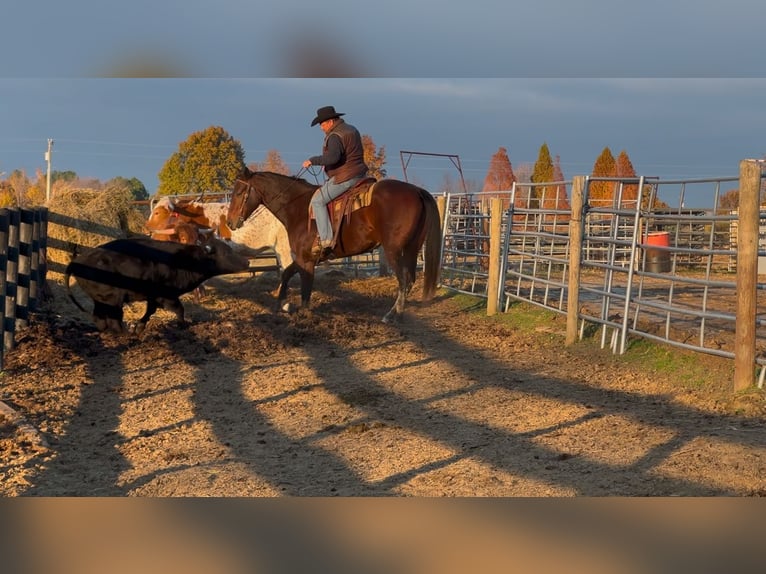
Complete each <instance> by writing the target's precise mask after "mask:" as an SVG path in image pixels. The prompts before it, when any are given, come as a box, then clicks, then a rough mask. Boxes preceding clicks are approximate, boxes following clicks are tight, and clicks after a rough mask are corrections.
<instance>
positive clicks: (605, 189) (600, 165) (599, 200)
mask: <svg viewBox="0 0 766 574" xmlns="http://www.w3.org/2000/svg"><path fill="white" fill-rule="evenodd" d="M615 171H616V162H615V160H614V156H613V155H612V151H611V150H610V149H609V147H605V148H604V149H603V150H602V151H601V154H600V155H599V156H598V157H597V158H596V163H594V164H593V173H592V174H591V176H592V177H614V176H615ZM613 195H614V183H613V182H611V181H593V182H591V183H590V186H589V189H588V202H589V203H590V204H591V205H594V206H600V207H604V206H607V205H611V204H612V197H613Z"/></svg>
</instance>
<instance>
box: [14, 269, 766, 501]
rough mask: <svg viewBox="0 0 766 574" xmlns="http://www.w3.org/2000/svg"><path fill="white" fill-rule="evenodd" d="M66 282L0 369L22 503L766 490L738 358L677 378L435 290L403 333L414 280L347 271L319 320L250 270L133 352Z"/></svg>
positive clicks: (559, 328)
mask: <svg viewBox="0 0 766 574" xmlns="http://www.w3.org/2000/svg"><path fill="white" fill-rule="evenodd" d="M49 283H50V286H51V289H52V292H53V299H52V300H51V301H49V302H47V303H46V304H45V305H44V306H43V307H42V308H41V309H40V310H39V312H38V313H37V314H35V315H34V316H33V318H32V321H31V323H30V326H29V327H28V328H26V329H24V330H23V331H21V332H19V333H17V336H16V340H17V344H16V347H15V348H14V349H13V350H11V351H9V352H7V353H6V356H5V365H4V367H5V368H4V371H3V372H2V375H1V376H0V404H2V405H4V408H3V409H2V410H0V494H1V495H3V496H152V497H169V496H193V497H198V496H199V497H202V496H245V497H250V496H267V497H270V496H370V495H372V496H428V497H443V496H503V497H511V496H532V497H549V496H557V497H558V496H564V497H568V496H712V495H736V496H760V495H763V494H766V424H765V422H766V414H765V413H766V409H765V408H764V400H763V395H762V393H758V392H754V393H749V394H748V395H746V396H740V397H734V398H732V396H731V395H730V394H728V393H727V392H726V391H725V389H724V387H725V383H726V382H727V381H726V380H725V379H726V377H727V376H728V375H727V374H728V373H729V372H730V367H731V364H730V362H726V361H723V360H720V359H716V358H713V357H707V356H704V355H699V361H700V362H701V363H702V364H705V365H708V363H709V366H708V367H707V368H709V373H710V377H709V378H710V381H709V384H708V385H705V386H700V385H692V384H679V383H678V382H676V381H665V380H663V379H662V377H661V376H658V375H657V373H655V372H652V371H651V370H650V369H647V368H646V367H645V366H642V365H641V364H639V363H637V362H636V361H622V360H620V359H619V358H615V357H613V356H612V355H611V354H610V353H609V352H608V351H606V350H601V349H599V348H598V346H597V345H596V344H593V343H592V342H583V343H578V344H577V345H574V346H572V347H565V346H564V344H563V341H564V332H565V324H564V319H563V318H560V319H554V320H552V322H551V324H550V326H549V327H544V328H538V329H536V330H534V331H528V330H522V329H514V328H512V327H511V326H509V325H508V324H507V323H503V322H502V321H497V320H494V319H491V318H487V317H485V316H483V315H482V314H481V313H474V312H471V310H470V309H465V308H463V307H461V304H460V302H459V301H457V300H456V299H455V298H454V297H452V296H451V295H450V294H449V293H448V292H446V291H440V292H439V294H438V296H437V298H436V299H435V300H434V301H433V302H432V303H430V304H423V303H421V302H420V300H419V298H420V291H419V285H416V287H415V289H414V291H413V294H412V298H411V301H410V303H409V304H408V308H407V311H406V315H405V318H404V320H403V321H402V322H401V323H399V324H396V325H387V324H384V323H382V322H381V320H380V319H381V317H382V316H383V315H384V314H385V312H386V311H387V310H388V309H389V308H390V306H391V304H392V303H393V296H392V295H393V291H394V280H393V279H391V278H372V279H353V278H351V277H349V276H347V275H344V274H343V273H340V272H338V271H325V272H324V274H322V275H321V276H320V277H319V278H318V279H317V284H316V286H315V292H314V297H313V307H312V310H311V311H304V312H299V313H296V314H293V315H286V314H283V313H279V314H275V313H272V307H273V303H274V297H273V294H272V293H271V290H272V289H273V288H274V287H275V286H276V283H277V278H276V275H275V274H274V273H264V274H262V275H260V276H258V277H250V276H248V275H238V276H230V277H226V278H217V279H214V280H212V281H210V282H209V283H208V290H207V294H206V296H205V297H204V298H203V299H202V300H201V302H199V303H196V302H195V301H194V300H193V299H192V298H191V296H185V297H184V302H185V306H186V309H187V315H188V317H189V318H190V319H191V321H192V324H191V325H190V326H189V327H188V328H186V329H179V328H178V327H176V326H175V325H174V324H173V323H172V322H171V316H170V315H169V314H167V313H164V312H160V313H158V314H157V315H156V316H155V317H154V318H153V319H152V320H151V321H150V323H149V326H148V328H147V330H146V331H145V332H144V333H143V334H142V335H141V336H139V337H129V336H126V337H117V336H111V335H102V334H99V333H98V332H97V331H95V329H94V328H93V325H92V323H91V321H90V318H89V317H88V316H86V315H85V314H83V313H82V312H80V311H79V310H78V309H76V308H75V307H74V306H73V305H72V304H71V302H70V301H68V300H67V299H66V297H65V296H64V295H63V292H62V288H61V285H60V278H57V277H55V276H52V277H49ZM73 291H74V292H75V293H76V294H77V296H78V298H79V299H80V300H81V301H83V302H84V303H87V304H88V305H89V304H90V302H89V301H87V300H86V299H85V298H84V295H83V294H82V292H80V291H79V290H77V289H73ZM295 291H297V289H296V288H294V289H293V292H295ZM142 310H143V306H142V305H136V306H134V308H132V309H131V312H132V313H133V314H134V315H135V314H136V313H140V312H141V311H142ZM512 312H513V311H512Z"/></svg>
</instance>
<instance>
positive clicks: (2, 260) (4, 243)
mask: <svg viewBox="0 0 766 574" xmlns="http://www.w3.org/2000/svg"><path fill="white" fill-rule="evenodd" d="M9 227H10V216H9V213H8V210H7V209H0V295H2V297H3V299H5V296H6V289H7V286H6V285H7V283H6V280H5V276H6V270H7V269H8V228H9ZM4 329H5V303H2V304H0V331H3V330H4ZM4 355H5V344H4V343H3V342H0V370H2V369H3V364H4V363H3V356H4Z"/></svg>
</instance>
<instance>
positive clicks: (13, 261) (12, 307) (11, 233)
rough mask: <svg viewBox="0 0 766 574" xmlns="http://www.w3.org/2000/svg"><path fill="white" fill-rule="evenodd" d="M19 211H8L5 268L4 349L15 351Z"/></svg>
mask: <svg viewBox="0 0 766 574" xmlns="http://www.w3.org/2000/svg"><path fill="white" fill-rule="evenodd" d="M20 215H21V214H20V212H19V210H18V209H10V210H8V223H9V225H8V252H7V254H8V259H7V262H6V268H5V317H3V329H2V331H3V348H4V349H5V350H6V351H10V350H11V349H13V348H14V347H15V346H16V345H15V343H16V342H15V340H14V336H15V334H16V287H17V283H16V282H17V281H18V273H19V224H20V219H21V218H20Z"/></svg>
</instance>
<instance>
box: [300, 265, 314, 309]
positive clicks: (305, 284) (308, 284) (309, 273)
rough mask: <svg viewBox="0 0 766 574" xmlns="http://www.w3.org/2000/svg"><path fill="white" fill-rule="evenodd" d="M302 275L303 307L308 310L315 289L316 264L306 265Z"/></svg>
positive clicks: (301, 272) (302, 269) (301, 270)
mask: <svg viewBox="0 0 766 574" xmlns="http://www.w3.org/2000/svg"><path fill="white" fill-rule="evenodd" d="M300 274H301V307H303V308H304V309H308V308H309V305H310V303H311V292H312V290H313V289H314V264H313V263H306V264H305V266H303V267H301V268H300Z"/></svg>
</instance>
